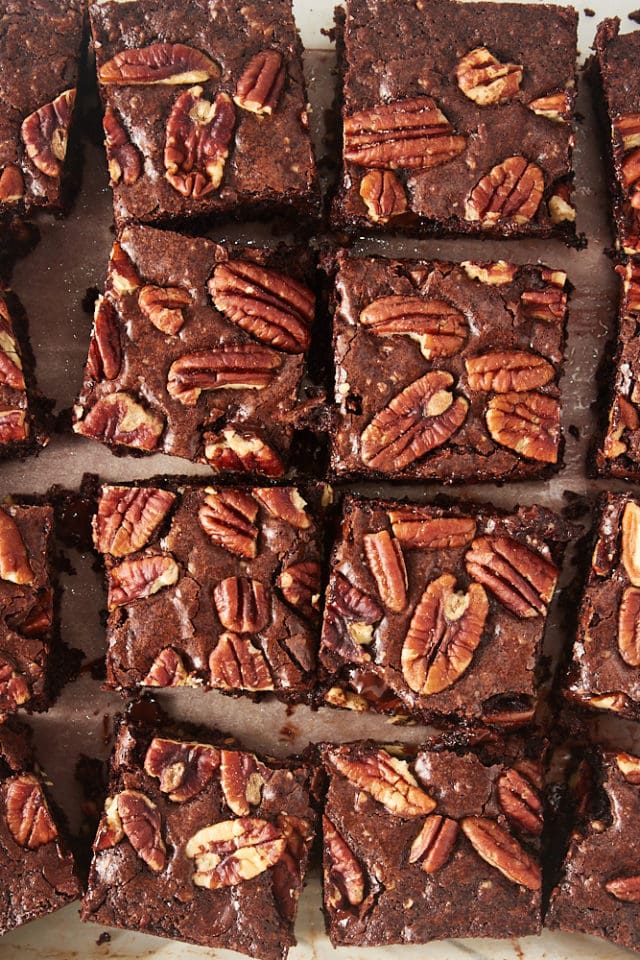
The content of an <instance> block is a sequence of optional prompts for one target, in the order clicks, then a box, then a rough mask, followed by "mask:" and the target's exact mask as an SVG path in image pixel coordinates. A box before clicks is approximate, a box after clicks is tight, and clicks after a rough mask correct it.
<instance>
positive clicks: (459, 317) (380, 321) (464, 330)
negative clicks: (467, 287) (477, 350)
mask: <svg viewBox="0 0 640 960" xmlns="http://www.w3.org/2000/svg"><path fill="white" fill-rule="evenodd" d="M360 323H361V324H362V325H363V326H364V327H366V329H367V330H369V331H370V332H371V333H373V334H375V335H376V336H377V337H394V336H405V337H410V338H411V339H412V340H415V341H416V342H417V343H419V344H420V351H421V353H422V355H423V356H424V357H425V358H426V359H427V360H432V359H433V358H434V357H450V356H453V354H455V353H458V351H460V350H461V349H462V347H463V346H464V344H465V341H466V339H467V336H468V333H469V330H468V326H467V321H466V319H465V317H464V314H462V313H461V312H460V311H459V310H456V308H455V307H452V306H451V304H449V303H446V302H445V301H444V300H433V299H427V298H426V297H411V296H401V295H398V294H395V295H393V296H389V297H381V298H380V299H378V300H374V301H373V302H372V303H370V304H368V305H367V306H366V307H365V308H364V310H363V311H362V312H361V314H360Z"/></svg>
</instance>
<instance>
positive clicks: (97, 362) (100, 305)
mask: <svg viewBox="0 0 640 960" xmlns="http://www.w3.org/2000/svg"><path fill="white" fill-rule="evenodd" d="M121 365H122V345H121V343H120V322H119V320H118V314H117V312H116V308H115V307H114V305H113V304H112V303H111V301H110V300H109V299H108V298H107V297H102V296H100V297H98V299H97V300H96V305H95V311H94V314H93V332H92V335H91V343H90V345H89V358H88V360H87V370H86V373H87V376H88V377H91V379H92V380H113V379H115V377H117V376H118V374H119V373H120V367H121Z"/></svg>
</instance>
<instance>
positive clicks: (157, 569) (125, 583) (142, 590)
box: [108, 553, 180, 610]
mask: <svg viewBox="0 0 640 960" xmlns="http://www.w3.org/2000/svg"><path fill="white" fill-rule="evenodd" d="M179 576H180V570H179V568H178V564H177V563H176V561H175V560H174V559H173V557H172V556H171V554H162V553H157V554H150V555H148V556H144V557H137V558H134V559H131V560H123V561H122V562H121V563H120V564H118V566H117V567H112V568H111V570H109V597H108V606H109V610H114V609H115V608H116V607H120V606H122V605H123V604H125V603H132V602H133V601H134V600H142V599H146V598H147V597H150V596H152V595H153V594H154V593H157V592H158V590H162V589H163V588H164V587H170V586H173V584H174V583H177V581H178V577H179Z"/></svg>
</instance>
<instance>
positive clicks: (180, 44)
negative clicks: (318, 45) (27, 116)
mask: <svg viewBox="0 0 640 960" xmlns="http://www.w3.org/2000/svg"><path fill="white" fill-rule="evenodd" d="M90 15H91V28H92V32H93V41H94V48H95V53H96V63H97V68H98V80H99V84H100V90H101V95H102V99H103V102H104V106H105V115H104V128H105V143H106V148H107V156H108V160H109V172H110V176H111V185H112V187H113V192H114V207H115V218H116V223H117V224H122V223H124V222H126V221H141V222H144V223H159V222H167V221H170V220H186V219H189V218H193V217H203V216H206V215H211V214H216V215H217V214H226V215H234V216H238V217H239V216H245V215H247V214H250V213H258V212H265V213H274V212H280V211H282V212H288V213H291V214H295V215H296V216H302V217H310V216H316V215H317V213H318V208H319V193H318V183H317V176H316V169H315V162H314V157H313V149H312V145H311V138H310V134H309V123H308V115H307V94H306V90H305V83H304V77H303V72H302V46H301V44H300V40H299V37H298V34H297V32H296V27H295V23H294V20H293V13H292V8H291V0H263V2H262V3H259V4H247V3H245V2H244V0H222V2H220V3H216V4H215V6H214V7H212V5H211V4H210V3H209V2H207V0H140V2H138V3H121V2H118V0H111V2H109V0H107V2H104V0H102V2H94V3H91V5H90Z"/></svg>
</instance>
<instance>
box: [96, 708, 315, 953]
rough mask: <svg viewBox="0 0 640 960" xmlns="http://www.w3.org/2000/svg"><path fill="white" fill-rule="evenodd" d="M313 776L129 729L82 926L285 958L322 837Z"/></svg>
mask: <svg viewBox="0 0 640 960" xmlns="http://www.w3.org/2000/svg"><path fill="white" fill-rule="evenodd" d="M309 778H310V774H309V769H308V768H307V767H306V766H304V765H303V764H302V763H299V762H297V761H295V760H292V761H281V762H278V761H275V760H271V759H269V760H266V759H263V758H260V757H257V756H255V755H254V754H253V753H247V752H244V751H242V750H237V749H231V748H230V747H228V746H227V745H226V744H225V742H224V741H223V739H222V738H221V737H220V736H218V735H207V734H206V733H203V732H202V731H201V730H200V731H198V732H197V733H196V734H195V735H194V734H193V733H192V732H191V733H188V734H186V735H185V734H183V733H181V732H180V731H178V732H174V731H173V730H172V729H169V730H167V731H164V730H160V729H151V730H149V729H147V728H146V727H144V726H142V727H138V726H136V725H133V724H130V723H123V724H122V726H121V728H120V730H119V733H118V736H117V739H116V744H115V747H114V751H113V755H112V759H111V777H110V782H109V797H108V798H107V801H106V804H105V809H104V813H103V816H102V820H101V823H100V826H99V828H98V833H97V836H96V840H95V843H94V846H93V851H94V856H93V864H92V867H91V871H90V875H89V884H88V889H87V893H86V895H85V897H84V900H83V909H82V919H83V920H91V921H94V922H96V923H102V924H107V925H108V926H112V927H125V928H127V929H130V930H137V931H144V932H146V933H153V934H156V935H157V936H163V937H170V938H172V939H176V940H185V941H189V942H191V943H198V944H202V945H204V946H209V947H222V948H226V949H233V950H239V951H241V952H242V953H246V954H248V955H249V956H252V957H261V958H263V960H280V958H285V957H286V956H287V953H288V950H289V947H290V946H293V945H294V944H295V942H296V941H295V937H294V935H293V925H294V921H295V916H296V910H297V902H298V897H299V895H300V891H301V889H302V886H303V883H304V877H305V873H306V868H307V860H308V857H309V851H310V847H311V843H312V840H313V835H314V832H315V819H316V818H315V813H314V810H313V808H312V806H311V804H310V799H309Z"/></svg>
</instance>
